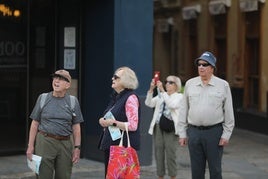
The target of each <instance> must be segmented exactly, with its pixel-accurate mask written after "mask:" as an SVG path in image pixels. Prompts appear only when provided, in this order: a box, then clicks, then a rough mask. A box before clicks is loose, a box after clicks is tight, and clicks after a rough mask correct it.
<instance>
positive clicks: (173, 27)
mask: <svg viewBox="0 0 268 179" xmlns="http://www.w3.org/2000/svg"><path fill="white" fill-rule="evenodd" d="M154 17H155V18H154V63H153V64H154V68H155V69H161V70H163V71H164V73H165V74H167V73H170V72H172V73H174V74H177V75H179V76H180V77H181V78H182V79H183V82H185V81H186V80H187V79H189V78H191V77H193V76H195V75H197V69H196V67H195V66H194V63H193V62H194V59H196V58H197V57H198V56H200V54H201V53H202V52H204V51H211V52H213V53H214V54H215V56H216V57H217V70H216V75H217V76H219V77H221V78H223V79H225V80H227V81H228V82H229V83H230V86H231V89H232V94H233V102H234V110H235V114H236V126H237V127H241V128H245V129H249V130H253V131H256V132H260V133H266V134H267V133H268V132H267V130H266V129H265V126H266V125H267V124H268V119H267V112H268V111H267V105H268V104H267V102H268V51H267V50H266V47H267V45H268V33H267V32H268V23H267V22H268V21H267V20H268V5H267V2H266V1H265V0H237V1H236V0H155V1H154ZM163 47H165V48H163Z"/></svg>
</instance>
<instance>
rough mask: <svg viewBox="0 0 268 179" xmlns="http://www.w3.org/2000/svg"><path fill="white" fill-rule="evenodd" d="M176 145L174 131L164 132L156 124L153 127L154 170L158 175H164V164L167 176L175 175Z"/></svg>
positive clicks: (176, 139)
mask: <svg viewBox="0 0 268 179" xmlns="http://www.w3.org/2000/svg"><path fill="white" fill-rule="evenodd" d="M177 147H178V137H177V136H176V135H175V134H174V132H170V133H168V132H164V131H162V130H161V129H160V127H159V125H158V124H156V125H155V128H154V150H155V159H156V170H157V175H158V176H159V177H163V176H165V173H166V165H167V170H168V175H169V176H171V177H174V176H176V175H177V162H176V160H177V156H176V153H177ZM165 164H166V165H165Z"/></svg>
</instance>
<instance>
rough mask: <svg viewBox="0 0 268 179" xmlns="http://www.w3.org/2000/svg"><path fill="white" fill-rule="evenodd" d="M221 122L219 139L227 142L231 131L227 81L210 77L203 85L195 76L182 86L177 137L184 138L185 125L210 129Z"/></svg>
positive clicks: (230, 96) (230, 101)
mask: <svg viewBox="0 0 268 179" xmlns="http://www.w3.org/2000/svg"><path fill="white" fill-rule="evenodd" d="M221 122H222V123H223V133H222V136H221V137H222V138H224V139H227V140H229V138H230V136H231V134H232V131H233V128H234V123H235V122H234V112H233V104H232V95H231V90H230V87H229V84H228V82H227V81H225V80H222V79H220V78H218V77H216V76H214V75H213V76H212V77H211V79H210V81H209V83H208V84H207V85H204V84H203V83H202V81H201V78H200V77H199V76H198V77H195V78H192V79H190V80H188V81H187V82H186V84H185V89H184V95H183V100H182V106H181V108H180V112H179V122H178V129H179V130H178V135H179V136H180V138H186V137H187V134H186V130H187V126H188V124H192V125H196V126H211V125H214V124H217V123H221Z"/></svg>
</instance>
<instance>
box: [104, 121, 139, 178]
mask: <svg viewBox="0 0 268 179" xmlns="http://www.w3.org/2000/svg"><path fill="white" fill-rule="evenodd" d="M125 126H126V134H127V142H128V146H127V147H124V146H123V136H124V131H123V132H122V135H121V140H120V143H119V145H118V146H116V145H113V146H111V147H110V158H109V163H108V169H107V174H106V179H139V178H140V163H139V158H138V155H137V152H136V150H135V149H134V148H132V147H131V146H130V141H129V135H128V126H127V123H125Z"/></svg>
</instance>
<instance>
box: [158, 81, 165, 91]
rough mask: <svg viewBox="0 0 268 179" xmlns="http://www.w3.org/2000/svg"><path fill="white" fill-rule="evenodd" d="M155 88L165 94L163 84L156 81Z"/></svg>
mask: <svg viewBox="0 0 268 179" xmlns="http://www.w3.org/2000/svg"><path fill="white" fill-rule="evenodd" d="M156 85H157V87H158V89H159V90H160V92H165V89H164V87H163V83H162V82H161V81H157V84H156Z"/></svg>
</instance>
